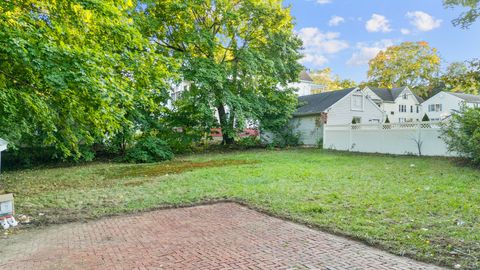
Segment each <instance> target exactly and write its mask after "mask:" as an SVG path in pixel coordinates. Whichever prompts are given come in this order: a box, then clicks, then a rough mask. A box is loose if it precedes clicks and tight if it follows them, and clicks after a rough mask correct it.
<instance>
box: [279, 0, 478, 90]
mask: <svg viewBox="0 0 480 270" xmlns="http://www.w3.org/2000/svg"><path fill="white" fill-rule="evenodd" d="M284 4H285V5H286V6H288V5H290V6H291V14H292V16H294V17H295V22H296V26H295V31H296V32H297V33H298V34H299V36H300V37H301V38H302V39H303V40H304V47H305V51H304V54H305V58H304V59H303V60H302V64H304V65H305V66H306V67H307V68H309V69H321V68H325V67H330V68H332V70H333V73H335V74H338V75H340V76H341V77H342V78H345V79H347V78H348V79H353V80H355V81H357V82H360V81H363V80H366V73H367V69H368V64H367V63H368V60H369V59H371V58H372V57H373V56H375V54H376V53H377V52H378V51H379V50H381V49H384V48H386V47H388V46H390V45H392V44H398V43H401V42H403V41H427V42H428V43H429V44H430V46H432V47H435V48H437V49H438V52H439V54H440V56H441V58H442V60H443V63H444V64H443V65H444V66H446V65H448V63H451V62H455V61H464V60H469V59H473V58H480V21H479V22H477V23H475V24H474V25H472V26H471V27H470V29H468V30H463V29H460V28H456V27H453V26H452V24H451V20H452V19H454V18H456V17H457V16H458V15H459V14H460V12H461V11H462V9H445V8H444V7H443V5H442V0H402V1H391V0H285V1H284Z"/></svg>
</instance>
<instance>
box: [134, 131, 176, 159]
mask: <svg viewBox="0 0 480 270" xmlns="http://www.w3.org/2000/svg"><path fill="white" fill-rule="evenodd" d="M172 158H173V153H172V150H171V149H170V147H169V146H168V144H167V143H166V142H165V141H163V140H161V139H160V138H157V137H153V136H145V137H142V138H141V139H139V140H138V141H137V142H136V143H135V145H134V146H133V147H131V148H129V149H128V150H127V155H126V157H125V159H126V161H129V162H135V163H152V162H159V161H165V160H171V159H172Z"/></svg>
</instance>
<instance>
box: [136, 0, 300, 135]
mask: <svg viewBox="0 0 480 270" xmlns="http://www.w3.org/2000/svg"><path fill="white" fill-rule="evenodd" d="M145 3H146V8H145V12H144V14H143V22H144V23H143V24H144V25H146V26H147V27H145V28H144V31H145V33H146V35H148V36H150V37H151V38H152V40H153V41H155V42H156V44H157V45H158V48H159V50H164V51H165V52H166V54H168V55H173V56H174V57H176V58H177V59H178V60H179V61H180V62H181V65H182V68H181V70H182V75H183V76H184V79H186V80H188V81H190V82H192V84H193V85H194V86H195V87H196V90H195V93H196V94H197V96H198V99H199V100H202V101H203V102H204V103H203V105H207V106H205V107H211V108H216V112H217V113H218V116H219V119H220V121H219V123H218V125H219V126H220V127H221V128H222V133H223V135H224V142H225V143H232V142H233V139H234V137H235V134H237V131H238V130H239V129H242V128H243V127H244V125H245V123H246V121H247V120H250V121H253V122H260V123H261V124H262V125H263V127H266V128H272V127H275V126H278V125H279V122H281V123H283V124H285V123H286V122H287V121H288V118H289V116H290V114H291V112H293V111H294V109H295V100H296V99H295V94H294V92H293V89H289V88H287V87H286V85H287V83H288V82H290V81H296V80H298V78H297V76H298V74H299V71H300V69H301V67H300V65H299V64H298V63H297V60H298V59H299V58H300V57H301V56H300V55H299V53H298V50H299V48H300V47H301V41H300V40H299V39H298V38H297V37H296V36H295V35H294V34H293V24H292V18H291V16H290V12H289V9H287V8H283V7H282V1H280V0H243V1H238V0H236V1H231V0H209V1H203V0H202V1H200V0H183V1H178V0H175V1H174V0H165V1H160V2H159V1H145ZM190 100H192V101H193V100H195V98H190ZM182 106H186V105H185V104H183V105H182ZM204 111H205V112H206V113H209V112H208V110H204ZM273 116H274V117H275V118H272V117H273ZM202 117H203V116H202ZM204 118H205V117H204Z"/></svg>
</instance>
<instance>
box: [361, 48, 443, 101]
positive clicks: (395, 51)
mask: <svg viewBox="0 0 480 270" xmlns="http://www.w3.org/2000/svg"><path fill="white" fill-rule="evenodd" d="M440 62H441V61H440V56H439V55H438V53H437V50H436V49H435V48H432V47H430V46H429V45H428V43H427V42H403V43H401V44H400V45H395V46H391V47H388V48H387V49H386V50H385V51H380V52H379V53H378V54H377V56H376V57H375V58H373V59H372V60H370V62H369V69H368V79H369V83H368V84H369V85H372V86H377V87H387V88H392V87H401V86H409V87H411V88H412V90H413V91H415V92H416V93H417V94H418V95H421V96H427V94H428V91H429V86H430V84H431V82H432V81H433V80H434V79H435V78H436V77H438V73H439V70H440Z"/></svg>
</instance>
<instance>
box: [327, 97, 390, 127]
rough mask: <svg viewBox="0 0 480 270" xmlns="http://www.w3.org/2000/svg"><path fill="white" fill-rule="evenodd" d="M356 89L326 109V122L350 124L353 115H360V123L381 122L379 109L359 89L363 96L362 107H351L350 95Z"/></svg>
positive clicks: (381, 114)
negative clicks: (359, 108)
mask: <svg viewBox="0 0 480 270" xmlns="http://www.w3.org/2000/svg"><path fill="white" fill-rule="evenodd" d="M355 92H356V91H352V92H351V93H350V94H349V95H347V96H345V97H344V98H343V99H341V100H339V101H338V102H337V103H335V104H334V105H333V106H332V107H331V108H330V110H329V111H328V120H327V124H329V125H343V124H351V123H352V120H353V118H354V117H360V118H361V123H362V124H369V123H374V122H375V121H380V122H383V120H384V114H383V112H382V111H381V109H380V108H379V107H378V106H377V105H376V104H375V103H373V101H372V100H370V99H369V98H367V96H366V94H365V92H363V91H359V92H357V93H361V94H362V96H363V99H362V101H363V109H362V110H353V109H352V95H353V94H354V93H355Z"/></svg>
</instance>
